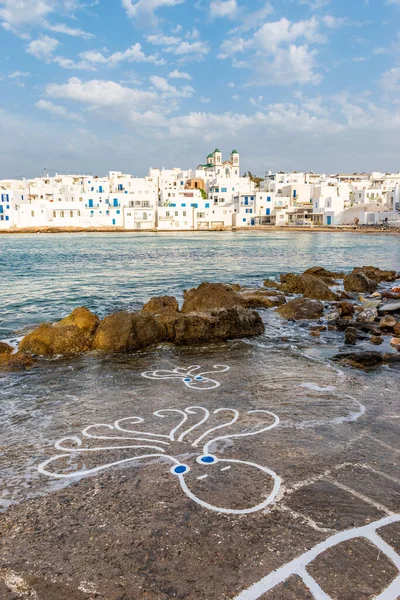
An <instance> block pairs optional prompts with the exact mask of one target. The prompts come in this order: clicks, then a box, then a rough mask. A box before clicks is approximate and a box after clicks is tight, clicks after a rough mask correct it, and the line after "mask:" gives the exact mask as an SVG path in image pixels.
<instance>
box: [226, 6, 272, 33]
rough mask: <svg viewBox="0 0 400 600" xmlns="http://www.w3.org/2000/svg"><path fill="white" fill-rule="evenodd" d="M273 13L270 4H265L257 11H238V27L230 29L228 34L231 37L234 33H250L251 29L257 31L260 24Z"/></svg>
mask: <svg viewBox="0 0 400 600" xmlns="http://www.w3.org/2000/svg"><path fill="white" fill-rule="evenodd" d="M273 12H274V9H273V8H272V6H271V4H270V3H269V2H267V3H266V4H265V5H264V6H263V7H262V8H260V9H259V10H256V11H253V12H248V13H245V12H243V10H241V11H240V13H239V16H240V25H238V26H237V27H235V28H234V29H232V30H231V31H230V32H229V34H230V35H233V34H235V33H243V32H245V31H250V30H252V29H257V28H258V27H260V25H261V24H262V23H264V21H265V20H266V18H267V17H268V16H269V15H270V14H271V13H273Z"/></svg>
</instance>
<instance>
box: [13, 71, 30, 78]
mask: <svg viewBox="0 0 400 600" xmlns="http://www.w3.org/2000/svg"><path fill="white" fill-rule="evenodd" d="M29 76H30V73H28V72H27V71H13V72H12V73H10V74H9V75H8V78H9V79H18V78H19V77H29Z"/></svg>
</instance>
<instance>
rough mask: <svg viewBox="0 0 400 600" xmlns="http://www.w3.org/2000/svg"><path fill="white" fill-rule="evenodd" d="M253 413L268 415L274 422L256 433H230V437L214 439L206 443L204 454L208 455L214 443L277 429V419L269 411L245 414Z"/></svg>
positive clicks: (224, 436)
mask: <svg viewBox="0 0 400 600" xmlns="http://www.w3.org/2000/svg"><path fill="white" fill-rule="evenodd" d="M254 413H264V414H267V415H270V416H271V417H273V419H274V422H273V423H272V424H270V425H268V426H267V427H263V428H262V429H258V430H257V431H249V432H244V433H232V434H231V435H223V436H220V437H216V438H214V439H212V440H210V441H209V442H207V444H205V446H204V447H203V452H204V454H208V452H209V447H210V446H211V444H213V443H214V442H217V441H220V440H228V439H232V438H241V437H249V436H252V435H258V434H259V433H264V432H265V431H270V430H271V429H274V428H275V427H277V426H278V425H279V421H280V419H279V417H278V416H277V415H276V414H275V413H272V412H270V411H269V410H249V411H248V413H247V414H249V415H251V414H254Z"/></svg>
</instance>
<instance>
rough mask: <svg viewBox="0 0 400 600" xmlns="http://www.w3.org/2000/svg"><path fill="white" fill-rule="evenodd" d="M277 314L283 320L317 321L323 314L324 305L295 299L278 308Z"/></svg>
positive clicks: (303, 299)
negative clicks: (283, 318)
mask: <svg viewBox="0 0 400 600" xmlns="http://www.w3.org/2000/svg"><path fill="white" fill-rule="evenodd" d="M278 313H279V314H280V315H281V316H282V317H285V319H294V320H295V321H301V320H302V319H318V318H319V317H321V316H322V315H323V313H324V305H323V304H322V302H319V301H318V300H309V299H308V298H297V299H296V300H291V301H290V302H288V303H287V304H284V305H283V306H281V307H279V308H278Z"/></svg>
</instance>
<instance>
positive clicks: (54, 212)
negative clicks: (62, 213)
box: [53, 210, 57, 219]
mask: <svg viewBox="0 0 400 600" xmlns="http://www.w3.org/2000/svg"><path fill="white" fill-rule="evenodd" d="M56 216H57V213H56V211H55V210H53V219H55V218H56Z"/></svg>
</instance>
